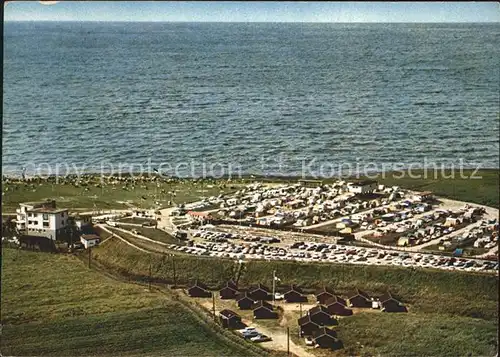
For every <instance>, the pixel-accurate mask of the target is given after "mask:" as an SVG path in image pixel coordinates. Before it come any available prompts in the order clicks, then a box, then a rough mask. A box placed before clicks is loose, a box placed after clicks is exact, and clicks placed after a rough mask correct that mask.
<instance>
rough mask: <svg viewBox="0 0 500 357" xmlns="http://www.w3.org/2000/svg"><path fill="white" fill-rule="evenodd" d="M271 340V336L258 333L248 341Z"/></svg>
mask: <svg viewBox="0 0 500 357" xmlns="http://www.w3.org/2000/svg"><path fill="white" fill-rule="evenodd" d="M271 340H272V339H271V337H269V336H266V335H263V334H259V335H257V336H255V337H251V338H250V341H252V342H266V341H271Z"/></svg>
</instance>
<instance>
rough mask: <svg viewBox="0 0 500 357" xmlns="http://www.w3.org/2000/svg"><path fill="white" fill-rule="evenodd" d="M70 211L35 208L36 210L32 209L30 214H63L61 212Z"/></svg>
mask: <svg viewBox="0 0 500 357" xmlns="http://www.w3.org/2000/svg"><path fill="white" fill-rule="evenodd" d="M67 210H68V209H67V208H50V207H40V208H35V209H30V210H28V212H34V213H54V214H55V213H61V212H66V211H67Z"/></svg>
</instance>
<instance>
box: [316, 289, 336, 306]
mask: <svg viewBox="0 0 500 357" xmlns="http://www.w3.org/2000/svg"><path fill="white" fill-rule="evenodd" d="M334 296H335V293H334V292H333V290H332V289H330V288H327V287H323V288H322V289H320V290H318V291H316V300H317V302H318V304H322V305H324V304H325V301H326V300H328V299H330V298H332V297H334Z"/></svg>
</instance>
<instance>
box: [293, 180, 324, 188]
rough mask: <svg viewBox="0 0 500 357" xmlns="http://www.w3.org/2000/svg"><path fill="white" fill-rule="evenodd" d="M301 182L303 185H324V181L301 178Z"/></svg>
mask: <svg viewBox="0 0 500 357" xmlns="http://www.w3.org/2000/svg"><path fill="white" fill-rule="evenodd" d="M299 184H300V186H302V187H321V186H323V181H321V180H306V179H301V180H299Z"/></svg>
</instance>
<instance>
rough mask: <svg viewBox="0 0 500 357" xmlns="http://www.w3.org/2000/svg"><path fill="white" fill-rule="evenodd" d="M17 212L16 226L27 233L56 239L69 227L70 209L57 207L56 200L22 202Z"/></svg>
mask: <svg viewBox="0 0 500 357" xmlns="http://www.w3.org/2000/svg"><path fill="white" fill-rule="evenodd" d="M16 214H17V219H16V228H17V229H18V230H20V231H24V232H25V234H27V235H31V236H39V237H46V238H49V239H52V240H56V239H58V238H59V237H60V236H61V235H62V234H63V233H64V232H65V231H66V228H67V227H68V210H67V209H58V208H56V201H54V200H52V201H45V202H27V203H21V204H20V208H18V209H17V210H16Z"/></svg>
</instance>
